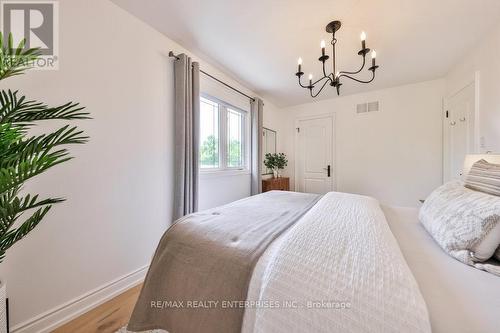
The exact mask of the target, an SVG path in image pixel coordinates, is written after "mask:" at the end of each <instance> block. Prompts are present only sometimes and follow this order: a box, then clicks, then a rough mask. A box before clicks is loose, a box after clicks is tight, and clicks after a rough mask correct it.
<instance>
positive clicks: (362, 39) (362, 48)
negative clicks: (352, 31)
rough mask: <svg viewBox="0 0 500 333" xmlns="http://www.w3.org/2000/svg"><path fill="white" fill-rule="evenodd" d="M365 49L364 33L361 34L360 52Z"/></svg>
mask: <svg viewBox="0 0 500 333" xmlns="http://www.w3.org/2000/svg"><path fill="white" fill-rule="evenodd" d="M364 49H366V34H365V32H364V31H362V32H361V50H364Z"/></svg>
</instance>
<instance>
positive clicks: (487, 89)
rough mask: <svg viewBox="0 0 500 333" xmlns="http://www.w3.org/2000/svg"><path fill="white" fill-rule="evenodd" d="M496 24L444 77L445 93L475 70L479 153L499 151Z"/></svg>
mask: <svg viewBox="0 0 500 333" xmlns="http://www.w3.org/2000/svg"><path fill="white" fill-rule="evenodd" d="M499 54H500V25H499V26H498V27H497V28H495V29H493V30H492V31H490V33H489V34H488V35H487V36H485V37H484V39H483V40H482V41H480V42H479V43H478V45H477V46H476V47H475V48H473V49H471V51H470V53H469V54H467V55H465V56H464V57H463V58H462V61H461V62H460V63H459V64H456V65H455V66H454V67H453V69H452V70H451V71H450V72H449V73H448V75H447V76H446V95H447V96H449V95H451V94H453V93H456V92H457V89H460V88H462V87H464V86H465V85H466V84H467V83H469V82H471V81H472V80H473V79H474V73H475V72H476V71H479V135H478V136H479V137H482V138H483V139H482V140H480V141H482V142H483V146H482V147H480V151H481V152H486V151H492V152H496V153H500V94H499V90H500V85H499V83H498V79H499V78H500V57H499V56H498V55H499Z"/></svg>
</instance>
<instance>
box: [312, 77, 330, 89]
mask: <svg viewBox="0 0 500 333" xmlns="http://www.w3.org/2000/svg"><path fill="white" fill-rule="evenodd" d="M324 79H327V80H328V79H330V76H329V75H325V76H323V77H322V78H321V79H318V80H316V81H315V82H313V84H312V85H313V86H315V85H316V84H318V83H319V82H321V81H323V80H324ZM330 80H331V79H330Z"/></svg>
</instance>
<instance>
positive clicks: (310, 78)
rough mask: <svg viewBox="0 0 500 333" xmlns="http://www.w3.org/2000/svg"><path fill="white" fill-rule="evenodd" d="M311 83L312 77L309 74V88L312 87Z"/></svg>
mask: <svg viewBox="0 0 500 333" xmlns="http://www.w3.org/2000/svg"><path fill="white" fill-rule="evenodd" d="M312 83H313V75H312V74H309V86H310V87H312Z"/></svg>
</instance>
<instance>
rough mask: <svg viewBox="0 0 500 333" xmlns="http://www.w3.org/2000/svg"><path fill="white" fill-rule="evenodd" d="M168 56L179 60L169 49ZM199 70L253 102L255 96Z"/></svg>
mask: <svg viewBox="0 0 500 333" xmlns="http://www.w3.org/2000/svg"><path fill="white" fill-rule="evenodd" d="M168 56H169V57H171V58H175V59H176V60H179V57H178V56H176V55H175V54H174V52H172V51H170V52H169V53H168ZM200 72H201V73H203V74H205V75H206V76H208V77H209V78H211V79H212V80H215V81H217V82H219V83H220V84H223V85H224V86H226V87H228V88H229V89H231V90H234V91H236V92H237V93H238V94H240V95H243V96H245V97H246V98H248V99H249V100H251V101H252V102H255V98H253V97H251V96H248V95H247V94H245V93H244V92H242V91H241V90H238V89H236V88H234V87H233V86H230V85H229V84H227V83H226V82H224V81H221V80H219V79H218V78H216V77H215V76H213V75H211V74H208V73H207V72H205V71H203V70H201V69H200Z"/></svg>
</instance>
